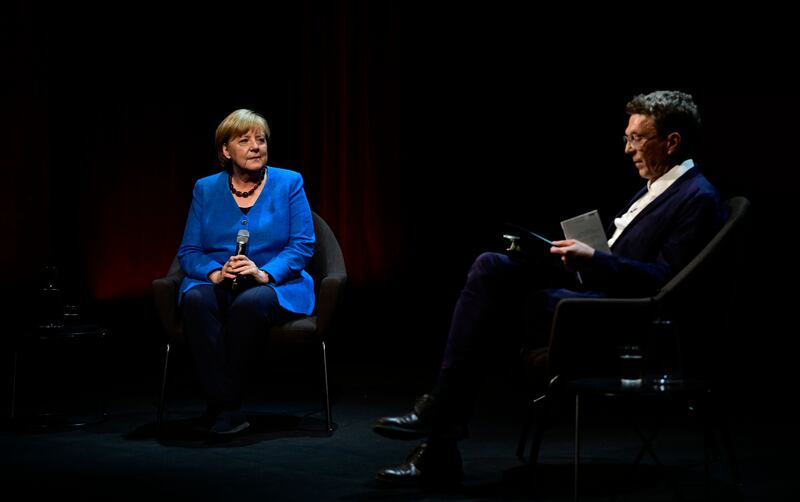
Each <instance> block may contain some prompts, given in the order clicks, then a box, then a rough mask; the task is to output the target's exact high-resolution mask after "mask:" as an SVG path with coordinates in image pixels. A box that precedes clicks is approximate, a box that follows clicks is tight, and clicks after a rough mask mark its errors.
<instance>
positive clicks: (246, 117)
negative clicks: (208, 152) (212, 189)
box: [214, 108, 270, 170]
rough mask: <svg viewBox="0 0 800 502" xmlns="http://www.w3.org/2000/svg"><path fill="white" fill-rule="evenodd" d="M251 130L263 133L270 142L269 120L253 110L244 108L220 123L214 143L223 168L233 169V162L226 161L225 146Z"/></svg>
mask: <svg viewBox="0 0 800 502" xmlns="http://www.w3.org/2000/svg"><path fill="white" fill-rule="evenodd" d="M250 130H256V131H262V132H263V133H264V136H266V137H267V141H269V134H270V132H269V124H267V119H265V118H264V117H262V116H261V115H259V114H258V113H256V112H254V111H252V110H247V109H244V108H242V109H240V110H236V111H233V112H231V113H230V115H228V116H227V117H225V119H223V121H222V122H220V124H219V125H218V126H217V133H216V135H215V139H214V141H215V143H216V145H217V158H219V162H220V164H222V167H224V168H225V169H228V170H230V168H231V160H230V159H226V158H225V155H224V153H223V152H222V147H223V145H226V144H227V143H228V141H230V140H231V138H237V137H239V136H242V135H243V134H247V133H248V132H249V131H250Z"/></svg>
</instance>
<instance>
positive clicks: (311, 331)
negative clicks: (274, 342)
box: [269, 316, 317, 339]
mask: <svg viewBox="0 0 800 502" xmlns="http://www.w3.org/2000/svg"><path fill="white" fill-rule="evenodd" d="M316 334H317V316H308V317H299V318H297V319H292V320H290V321H286V322H284V323H281V324H278V325H277V326H273V327H272V328H270V330H269V336H270V338H273V339H274V338H275V337H281V338H284V337H285V338H291V337H306V336H310V335H316Z"/></svg>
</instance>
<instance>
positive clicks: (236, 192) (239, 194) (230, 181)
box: [228, 167, 267, 199]
mask: <svg viewBox="0 0 800 502" xmlns="http://www.w3.org/2000/svg"><path fill="white" fill-rule="evenodd" d="M266 175H267V168H266V167H263V168H261V174H260V175H259V177H258V181H257V182H256V184H255V185H254V186H253V188H251V189H250V190H248V191H246V192H240V191H239V190H236V189H235V188H233V176H231V175H230V174H229V175H228V187H229V188H230V189H231V193H232V194H233V195H235V196H237V197H242V198H245V199H246V198H247V197H250V196H251V195H253V193H255V191H256V189H257V188H258V187H260V186H261V182H262V181H264V178H265V177H266Z"/></svg>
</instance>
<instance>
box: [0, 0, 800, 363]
mask: <svg viewBox="0 0 800 502" xmlns="http://www.w3.org/2000/svg"><path fill="white" fill-rule="evenodd" d="M156 7H157V8H156ZM246 7H247V8H245V6H241V8H239V7H237V6H235V5H232V4H229V3H219V4H213V3H212V4H211V5H209V6H208V7H198V6H197V5H191V6H190V7H171V8H165V7H164V6H162V5H158V6H155V5H154V6H145V5H144V4H140V3H127V4H125V5H124V6H122V7H115V10H114V11H113V12H111V11H109V10H108V9H98V8H92V9H89V8H85V9H82V8H81V7H76V6H73V5H70V6H69V7H66V6H65V7H52V6H51V7H47V8H45V7H44V6H35V5H29V4H27V3H24V2H18V3H16V4H15V5H14V6H13V8H11V9H9V11H8V12H7V13H4V17H2V21H1V22H2V26H0V37H2V46H3V61H4V68H3V71H2V77H1V78H2V121H0V128H1V129H0V137H2V139H3V148H2V151H3V156H2V159H1V160H0V162H2V175H3V177H4V182H3V183H1V184H0V191H1V194H0V204H2V206H0V212H1V213H2V228H1V229H0V235H2V236H3V244H2V246H0V249H1V250H2V251H1V252H2V255H0V263H2V264H3V265H4V268H3V274H2V275H3V278H4V280H5V282H6V283H8V284H20V285H25V286H23V287H20V288H17V290H18V291H19V293H18V294H17V295H16V298H15V300H14V301H12V302H11V303H6V304H5V307H6V308H8V309H9V311H15V310H18V309H20V308H22V307H24V306H26V305H30V304H32V303H34V300H33V299H32V297H30V296H28V295H27V294H26V293H25V287H27V286H35V284H36V281H37V277H38V273H39V271H40V270H41V267H42V266H43V265H44V264H45V263H53V264H55V265H57V266H58V267H59V269H60V270H61V273H62V276H63V282H64V283H65V284H67V285H68V286H67V287H68V289H69V291H70V292H71V294H73V295H74V296H75V297H76V298H78V300H79V301H83V302H106V301H116V300H126V299H146V298H147V297H148V295H149V293H150V283H151V281H152V280H153V279H154V278H156V277H159V276H162V275H163V274H164V273H165V272H166V270H167V268H168V266H169V264H170V262H171V260H172V259H173V257H174V255H175V252H176V249H177V246H178V244H179V242H180V239H181V233H182V230H183V224H184V220H185V217H186V214H187V210H188V207H189V203H190V197H191V190H192V185H193V183H194V181H195V180H196V179H197V178H199V177H202V176H206V175H209V174H212V173H214V172H216V171H217V170H218V168H217V166H216V156H215V151H214V145H213V135H214V130H215V127H216V125H217V124H218V123H219V122H220V120H221V119H222V118H223V117H224V116H225V115H226V114H227V113H229V112H230V111H232V110H234V109H236V108H240V107H248V108H252V109H255V110H258V111H260V112H262V113H263V114H264V115H265V116H266V117H267V119H268V120H269V122H270V125H271V127H272V129H273V140H272V142H271V145H270V163H271V164H272V165H276V166H281V167H287V168H290V169H295V170H297V171H299V172H301V173H302V174H303V176H304V178H305V182H306V191H307V194H308V197H309V201H310V203H311V206H312V208H313V209H314V210H315V211H317V212H318V213H320V214H321V215H322V216H323V217H324V218H325V219H326V220H327V221H328V222H329V223H330V225H331V227H332V228H333V230H334V232H335V233H336V235H337V236H338V238H339V241H340V243H341V244H342V247H343V251H344V254H345V259H346V262H347V267H348V271H349V274H350V287H351V298H352V299H354V301H351V302H350V304H349V307H350V309H351V312H355V314H352V315H353V316H354V317H357V316H365V315H366V316H367V317H369V315H373V316H375V317H385V318H388V319H392V320H394V321H396V322H394V323H393V324H392V327H391V328H389V327H386V333H390V334H391V336H394V335H401V336H405V337H407V338H406V339H407V340H409V344H411V345H413V344H414V343H416V342H418V341H419V340H421V339H423V338H424V337H425V336H427V335H426V334H424V333H422V332H421V330H420V332H417V330H416V328H415V327H414V326H416V324H415V322H414V320H415V319H419V318H421V317H428V318H431V317H432V318H433V322H432V323H431V325H430V326H431V328H430V329H431V330H436V331H437V335H436V336H435V337H434V338H433V339H431V340H432V341H428V342H425V343H428V344H429V347H440V342H441V339H442V337H443V336H444V332H443V331H444V328H445V327H446V324H447V320H448V317H449V311H450V309H451V308H452V304H453V302H454V301H455V298H456V295H457V294H458V290H459V288H460V285H461V284H462V283H463V279H464V274H465V272H466V269H467V267H468V266H469V263H470V262H471V260H472V259H473V258H474V257H475V255H476V254H477V253H479V252H480V251H482V250H485V249H499V248H500V246H502V244H503V243H502V242H500V239H499V238H498V236H499V234H500V225H501V224H502V223H503V222H505V221H514V222H517V223H523V224H528V225H531V226H533V227H535V228H538V229H540V230H541V231H542V232H543V233H548V234H549V235H553V236H556V235H558V232H559V230H558V223H557V222H558V221H559V220H560V219H563V218H564V217H567V216H572V215H574V214H577V213H579V212H583V211H586V210H589V209H593V208H598V209H600V211H601V214H602V215H603V216H604V217H605V218H606V219H608V218H610V217H611V216H612V215H613V213H614V212H615V211H616V210H617V209H619V207H620V206H621V205H622V204H624V203H625V201H626V200H627V198H628V197H629V196H630V195H631V194H632V193H633V191H635V190H636V189H637V188H638V187H639V186H640V185H641V180H639V179H638V178H637V176H636V173H635V171H634V169H633V168H632V166H631V163H630V161H629V160H628V159H627V158H626V157H625V155H624V154H623V147H622V143H621V140H620V137H621V134H622V131H623V130H624V128H625V124H626V116H625V114H624V105H625V102H626V101H627V100H628V99H629V98H630V97H631V96H632V95H633V94H635V93H639V92H646V91H650V90H653V89H656V88H680V89H683V90H686V91H689V92H691V93H693V94H694V95H695V97H696V99H697V101H698V103H699V105H700V107H701V111H702V112H703V114H704V117H705V125H706V130H707V134H708V143H707V145H706V148H705V149H704V151H703V152H702V155H701V156H700V159H699V160H701V161H703V162H704V164H703V165H704V168H705V170H706V172H707V174H708V175H709V176H710V177H711V178H712V180H713V181H715V182H716V183H717V184H718V185H719V186H720V187H721V189H722V191H723V194H724V195H725V196H731V195H734V194H744V195H747V196H749V197H750V198H751V199H752V201H753V203H754V207H755V211H756V217H757V227H758V229H759V231H758V233H757V239H758V241H757V245H756V244H755V243H754V250H753V252H754V254H753V256H752V264H753V268H754V269H756V271H757V272H756V273H753V274H752V275H750V276H747V277H748V283H747V285H746V286H747V287H748V288H749V290H750V291H754V292H755V291H767V292H769V293H768V294H769V296H768V298H771V299H774V298H777V300H767V299H765V297H764V295H761V294H758V293H754V294H752V297H751V298H748V299H747V300H746V301H743V303H744V304H745V305H747V307H748V310H751V311H752V312H756V314H754V316H753V317H752V318H751V319H755V318H756V317H759V316H760V315H761V313H760V312H762V311H765V310H769V311H770V312H771V313H772V314H771V315H770V316H768V319H767V320H766V323H767V326H766V328H765V330H766V331H770V330H772V329H773V328H775V329H777V326H778V325H779V323H780V322H781V321H783V320H784V319H782V317H784V316H783V315H782V314H781V312H783V311H784V310H789V309H790V308H791V304H790V301H789V300H788V299H787V298H788V297H787V296H786V295H782V294H778V295H772V293H784V292H785V291H786V288H785V285H786V284H791V283H796V280H797V272H795V267H793V266H789V265H787V263H791V262H793V261H794V260H793V258H792V256H791V254H789V253H787V250H786V247H785V245H784V244H783V242H784V239H785V238H786V236H787V233H791V232H792V231H793V230H792V229H793V228H795V227H796V224H790V225H789V226H786V225H784V224H783V221H785V217H786V216H787V215H788V216H790V217H791V216H793V211H791V210H790V209H789V208H792V207H793V206H794V204H793V203H794V202H795V199H796V197H797V195H798V189H797V184H798V174H797V168H798V165H797V160H796V155H795V154H794V153H793V152H794V149H793V145H794V143H795V142H796V138H797V137H798V132H800V130H798V125H797V116H798V112H800V105H799V104H798V94H797V92H796V87H794V84H795V83H796V82H794V81H793V80H792V79H790V78H788V77H787V73H786V72H787V71H788V70H785V69H784V67H785V65H784V64H780V61H782V58H781V54H780V51H779V50H775V49H774V48H772V47H771V48H770V50H766V51H764V50H759V47H755V46H754V45H753V43H754V42H753V41H752V40H748V37H747V36H746V35H744V36H743V35H741V34H740V33H737V32H735V30H731V31H730V32H729V33H721V34H718V33H716V32H714V33H710V32H709V28H711V27H712V25H711V24H710V22H708V21H706V20H703V19H697V20H683V22H682V23H681V24H682V26H683V28H684V29H685V30H686V31H687V32H691V33H692V35H691V36H685V37H680V36H678V35H679V34H678V35H676V37H674V38H677V39H673V38H670V40H669V41H665V40H663V38H664V37H654V38H660V39H659V40H658V41H656V40H651V39H648V38H647V37H639V36H633V35H632V32H631V28H630V27H629V26H623V25H622V23H620V25H619V26H608V25H606V26H598V25H597V24H596V23H594V22H593V21H592V15H589V14H592V13H586V14H587V17H586V18H584V19H580V18H575V17H573V16H570V21H569V23H567V22H565V21H559V19H564V18H563V17H558V16H555V17H553V15H550V14H547V13H541V12H539V13H537V14H536V16H532V15H531V14H530V13H529V12H528V11H527V10H526V9H523V7H522V6H520V7H514V6H512V5H511V4H508V5H504V4H501V5H497V6H492V8H491V9H480V10H479V9H467V8H464V7H459V10H453V9H451V8H450V7H448V6H442V5H440V6H431V5H427V4H423V3H414V2H410V3H409V2H356V1H345V0H341V1H337V2H319V3H317V2H308V1H306V2H261V3H258V4H257V5H249V6H246ZM188 8H191V9H192V10H191V11H186V10H185V9H188ZM562 14H563V13H562ZM649 28H651V29H653V30H655V29H656V28H658V27H657V26H652V25H651V26H649ZM779 32H780V30H775V33H776V34H773V35H771V36H772V37H779V36H780V35H778V34H777V33H779ZM721 39H724V40H725V43H721V42H720V40H721ZM783 42H784V41H782V40H777V39H776V40H772V39H770V40H765V39H763V38H762V39H761V41H760V43H763V44H773V43H774V47H778V48H780V47H782V46H783ZM572 47H577V48H572ZM789 221H793V219H790V220H789ZM767 248H768V249H769V250H767ZM787 254H788V255H787ZM376 291H377V292H380V294H378V295H373V294H372V293H373V292H376ZM360 300H363V303H359V301H360ZM767 302H774V303H771V304H770V307H769V308H768V307H767V306H766V303H767ZM775 305H777V308H775ZM376 309H378V310H379V314H375V313H374V312H375V310H376ZM365 311H366V312H369V313H371V314H365ZM764 322H765V321H764V319H763V318H760V317H759V318H758V320H751V321H749V324H743V333H741V336H742V339H743V341H744V343H748V342H749V341H750V337H753V339H755V338H756V337H757V336H758V333H757V332H760V331H762V328H763V327H764V325H763V323H764ZM754 328H756V329H754ZM401 329H403V330H409V329H410V330H411V333H408V332H404V333H402V334H399V333H398V331H400V330H401ZM393 330H394V331H393ZM751 330H752V331H751ZM383 336H384V334H382V333H381V332H378V333H370V334H369V336H364V337H363V340H364V341H365V343H367V342H366V340H367V339H368V338H369V339H373V340H374V339H378V340H381V337H383ZM386 336H388V335H386ZM426 340H427V338H426ZM781 343H784V342H781ZM786 343H788V342H786ZM432 350H433V349H432ZM436 350H438V349H436ZM434 352H435V350H434Z"/></svg>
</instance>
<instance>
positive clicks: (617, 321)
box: [547, 196, 750, 378]
mask: <svg viewBox="0 0 800 502" xmlns="http://www.w3.org/2000/svg"><path fill="white" fill-rule="evenodd" d="M725 205H726V206H727V209H728V219H727V220H726V222H725V224H724V225H723V226H722V228H721V229H720V230H719V231H718V232H717V234H716V235H715V236H714V237H713V238H712V239H711V240H710V241H709V243H708V244H707V245H706V246H705V247H704V248H703V249H702V250H701V251H700V252H699V253H698V254H697V256H695V257H694V259H692V261H691V262H689V264H687V265H686V266H685V267H684V268H683V269H682V270H681V271H680V272H678V274H676V275H675V276H674V277H673V278H672V279H671V280H670V281H669V282H668V283H667V284H665V285H664V286H663V287H662V288H661V290H660V291H659V292H658V293H657V294H656V295H654V296H652V297H641V298H568V299H564V300H561V301H560V302H559V304H558V305H557V307H556V312H555V316H554V318H553V325H552V330H551V339H550V347H549V355H548V370H547V374H548V375H549V377H552V376H555V375H563V376H567V378H571V377H572V376H573V375H580V374H593V373H595V372H596V371H598V370H599V371H603V370H604V369H605V370H609V369H611V368H609V367H608V362H609V361H611V360H615V359H616V345H618V344H621V343H622V342H624V341H626V340H631V343H637V344H639V343H646V342H647V339H646V338H644V337H646V336H648V335H649V332H652V328H653V321H654V320H656V319H662V320H669V321H670V322H671V323H672V326H673V327H675V329H677V330H679V336H680V340H681V344H682V346H681V352H682V354H683V355H684V360H683V363H684V366H685V367H686V368H687V370H688V372H693V373H695V374H698V373H700V371H698V370H699V369H700V368H701V367H703V366H708V367H707V368H706V369H707V370H708V371H706V370H703V373H710V372H713V371H715V369H714V368H711V367H710V366H709V365H708V363H707V360H708V356H709V350H713V349H714V348H715V347H719V344H720V343H722V342H721V340H719V339H718V338H721V337H723V336H724V333H725V332H726V328H727V326H725V325H724V324H725V323H726V322H727V321H728V320H729V319H730V318H731V317H732V316H731V315H730V313H727V314H726V309H727V310H731V305H734V300H735V299H736V295H737V289H736V286H737V285H738V282H739V281H738V279H739V277H738V274H740V273H741V272H740V271H741V269H742V267H741V266H740V264H741V257H742V252H743V249H745V246H744V239H745V238H746V233H747V232H746V229H747V227H748V223H749V216H750V202H749V201H748V200H747V199H746V198H745V197H740V196H739V197H732V198H730V199H728V200H727V201H725Z"/></svg>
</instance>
